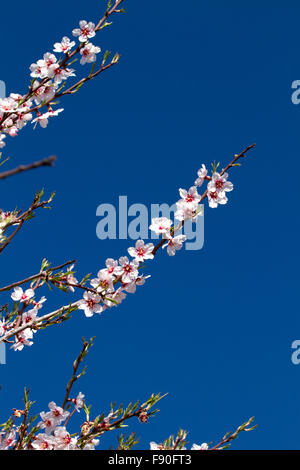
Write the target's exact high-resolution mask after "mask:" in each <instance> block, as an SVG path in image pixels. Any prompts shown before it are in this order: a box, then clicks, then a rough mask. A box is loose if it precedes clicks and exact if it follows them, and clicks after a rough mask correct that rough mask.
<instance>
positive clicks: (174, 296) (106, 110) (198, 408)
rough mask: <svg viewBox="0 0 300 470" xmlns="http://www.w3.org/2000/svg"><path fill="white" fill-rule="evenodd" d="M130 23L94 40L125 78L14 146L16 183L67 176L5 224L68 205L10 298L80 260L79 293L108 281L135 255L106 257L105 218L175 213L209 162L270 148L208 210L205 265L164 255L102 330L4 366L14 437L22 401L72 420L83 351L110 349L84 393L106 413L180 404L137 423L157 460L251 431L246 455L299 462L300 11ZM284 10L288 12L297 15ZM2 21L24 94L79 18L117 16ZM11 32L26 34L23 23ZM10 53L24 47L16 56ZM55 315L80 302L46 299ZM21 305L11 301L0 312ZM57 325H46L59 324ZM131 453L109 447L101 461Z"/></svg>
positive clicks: (144, 16)
mask: <svg viewBox="0 0 300 470" xmlns="http://www.w3.org/2000/svg"><path fill="white" fill-rule="evenodd" d="M126 3H127V5H126V9H127V12H126V14H125V15H123V16H122V15H121V16H119V17H118V18H115V24H114V26H113V27H112V28H110V29H109V28H107V29H106V30H105V31H103V33H101V34H99V35H98V36H97V40H96V41H95V43H96V44H97V45H100V46H101V48H102V50H105V49H110V50H113V51H115V50H116V51H118V52H120V53H121V54H122V58H121V61H120V64H119V65H118V66H117V67H116V68H113V69H112V70H110V71H108V72H107V73H105V74H103V75H102V76H101V77H99V78H98V79H97V80H94V81H92V82H90V83H89V84H88V85H87V86H86V87H83V88H81V90H80V93H78V94H77V95H75V96H72V97H67V98H66V99H65V100H64V102H63V103H62V104H63V107H64V108H65V112H64V113H63V114H61V115H60V117H59V118H57V119H56V120H54V119H53V120H52V122H51V123H50V125H49V127H48V128H47V129H46V130H42V129H36V130H35V131H33V130H32V129H30V128H29V127H28V128H26V130H24V131H23V132H22V133H21V134H20V136H19V137H18V138H16V139H14V140H13V139H10V140H9V144H8V145H7V147H6V148H5V152H4V155H5V156H10V158H11V161H10V163H9V164H8V165H7V168H8V167H14V166H16V165H18V164H19V163H29V162H31V161H33V160H38V159H40V158H42V157H46V156H48V155H51V154H55V155H57V157H58V161H57V164H56V165H55V168H53V169H47V168H46V169H41V170H39V171H36V172H32V173H27V174H23V175H19V176H16V177H14V178H13V179H8V180H5V181H3V182H2V183H1V188H2V194H1V207H3V208H5V209H11V208H14V207H15V206H18V207H24V208H25V207H27V206H28V204H29V203H30V201H31V198H32V195H33V193H34V191H35V190H36V189H37V188H41V187H44V188H45V189H46V191H49V192H51V191H52V190H55V191H56V197H55V200H54V202H53V205H52V207H53V208H52V210H51V211H44V212H40V213H39V214H38V216H37V217H36V218H35V219H34V220H33V221H31V222H30V223H28V224H27V225H26V227H24V229H23V231H22V233H21V234H19V236H18V238H16V239H15V241H14V243H13V245H12V246H11V247H10V248H8V249H7V250H6V251H5V252H4V253H3V254H2V255H1V257H2V269H1V275H0V276H1V285H3V284H7V283H9V282H12V281H14V280H17V279H21V278H24V277H26V276H28V275H30V274H33V273H35V272H37V271H38V270H39V267H40V262H41V260H42V258H44V257H46V258H47V259H49V260H50V261H51V262H52V263H53V264H60V263H62V262H64V261H65V260H67V259H72V258H76V259H77V260H78V265H77V269H78V273H79V274H78V277H79V278H80V277H82V276H83V275H84V274H86V273H88V272H93V273H94V274H96V273H97V271H98V269H100V268H101V267H102V266H103V265H104V262H105V259H106V258H107V257H113V258H118V257H119V256H122V255H124V254H126V250H127V247H128V246H131V245H132V242H131V241H130V240H107V241H100V240H99V239H98V238H97V237H96V224H97V221H98V219H97V217H96V208H97V207H98V205H99V204H101V203H112V204H115V203H116V202H117V200H118V197H119V195H127V196H128V201H129V204H131V203H144V204H146V205H148V206H150V204H151V203H160V202H166V203H169V204H172V203H173V202H174V201H176V200H177V199H178V193H177V190H178V188H179V187H189V186H190V185H191V184H192V183H193V181H194V179H195V177H196V171H197V169H198V168H199V167H200V166H201V164H202V163H205V164H206V165H208V166H209V165H210V163H211V162H212V161H213V160H217V161H220V162H221V164H222V165H225V164H226V163H227V162H228V161H230V160H231V158H232V155H233V154H234V153H238V152H239V151H241V150H242V149H243V148H244V147H246V146H247V145H248V144H252V143H253V142H256V144H257V147H256V149H255V150H254V151H252V152H251V154H249V157H247V159H246V160H244V161H243V166H242V167H241V168H237V169H234V170H233V171H232V172H231V178H230V179H231V181H232V182H233V183H234V185H235V190H234V191H233V192H232V193H230V195H229V204H228V205H226V206H223V207H220V208H218V209H217V210H212V209H208V208H206V214H205V244H204V248H203V249H202V250H200V251H181V252H179V253H178V254H177V255H176V256H175V257H174V258H171V257H168V256H167V255H166V253H164V252H163V253H161V254H160V255H159V256H158V257H157V258H156V259H155V260H154V261H153V262H148V263H147V273H149V274H151V276H152V277H151V279H150V280H149V282H148V283H147V284H146V285H145V286H144V287H141V288H140V289H139V290H138V292H137V293H136V294H135V295H131V296H128V298H127V299H126V301H125V302H124V303H123V304H122V305H121V306H120V307H119V308H118V309H113V310H111V311H106V312H105V313H104V314H103V315H102V316H101V317H100V318H99V317H93V318H92V319H85V317H84V315H83V313H82V312H80V311H79V312H76V313H75V314H74V315H73V319H72V320H71V321H70V322H67V323H65V324H64V325H63V326H61V327H57V328H52V329H50V328H49V329H47V330H46V331H44V332H41V333H39V334H38V335H37V337H36V341H35V344H34V346H32V348H27V349H26V350H23V351H22V352H21V353H14V352H12V351H8V357H7V365H6V366H0V367H1V368H0V383H1V386H2V389H1V392H0V393H1V395H0V396H1V400H0V413H1V420H2V422H3V421H4V419H5V418H6V416H7V414H8V412H9V410H10V409H11V408H13V407H16V408H19V407H21V397H22V393H23V388H24V386H25V385H26V386H28V387H30V389H31V394H32V398H33V399H35V400H38V402H39V407H37V408H36V411H42V410H45V409H46V407H47V403H48V402H49V401H51V400H54V401H56V402H57V403H60V402H61V401H62V398H63V396H64V389H65V383H66V380H67V378H68V377H69V375H70V373H71V365H72V361H73V359H74V357H75V356H76V354H77V352H78V351H79V349H80V338H81V336H82V335H84V336H85V337H86V338H88V337H90V336H96V343H95V347H94V348H93V350H92V351H91V353H90V355H89V357H88V373H87V375H86V376H85V377H84V378H83V379H81V382H80V384H77V385H76V387H75V391H76V392H77V391H79V390H81V391H83V393H85V394H86V396H87V400H88V402H89V403H92V404H93V410H94V412H95V414H96V413H98V412H102V411H108V408H109V403H110V402H111V401H116V402H118V403H119V402H122V403H124V404H126V403H127V402H129V401H133V400H136V399H141V400H143V399H145V398H147V397H148V396H149V395H150V394H151V393H152V392H162V393H166V392H168V393H169V396H168V397H167V398H165V399H164V400H163V402H161V405H160V409H161V412H160V413H159V414H158V415H157V416H156V417H155V418H154V419H153V420H151V421H150V422H149V423H148V424H147V425H142V424H138V423H132V425H131V428H129V430H130V429H132V430H134V431H136V432H137V434H138V435H139V436H140V437H141V441H140V445H139V448H148V443H149V441H150V440H155V441H157V442H160V441H162V440H163V439H165V438H167V437H168V436H169V435H170V434H172V433H176V432H177V430H178V429H179V427H182V428H184V429H187V430H188V431H189V440H190V441H191V442H197V443H200V442H203V441H205V442H208V441H215V440H217V439H218V438H221V437H222V436H223V434H224V433H225V432H226V431H229V430H233V429H235V427H237V426H238V425H239V424H240V423H242V422H243V421H245V420H246V419H247V418H249V417H250V416H253V415H255V417H256V423H257V424H258V425H259V427H258V429H257V430H255V431H253V432H251V433H247V434H244V435H243V436H241V438H240V439H239V440H238V441H236V442H235V443H234V445H233V448H235V449H299V448H300V438H299V433H298V429H299V419H300V400H299V384H300V366H295V365H293V364H292V362H291V354H292V350H291V344H292V342H293V341H294V340H296V339H299V338H300V332H299V307H298V305H299V301H298V295H299V270H298V262H297V259H299V248H298V240H299V217H298V213H299V209H298V195H297V189H298V185H299V181H298V179H299V176H298V175H299V170H300V163H299V124H300V106H296V105H294V104H293V103H292V101H291V94H292V89H291V84H292V82H293V81H294V80H297V79H300V58H299V47H298V45H299V18H300V7H299V5H298V6H296V4H297V2H274V1H273V2H264V5H265V6H264V7H262V6H261V2H253V1H252V2H248V1H247V2H243V6H240V2H226V6H224V4H223V2H208V1H196V0H193V1H190V2H188V5H184V7H183V3H182V1H178V0H172V1H169V0H166V1H164V2H159V8H158V7H157V6H155V5H154V4H153V3H151V2H137V1H133V0H129V1H128V2H126ZM283 5H284V6H283ZM15 8H16V5H15V4H13V3H9V2H8V3H7V2H6V4H5V5H2V14H1V19H0V24H1V35H2V38H4V39H3V40H4V41H5V44H6V46H5V47H2V67H1V76H0V79H1V80H4V81H5V82H6V84H7V89H8V92H20V93H23V92H25V91H26V86H27V81H28V78H29V73H28V66H29V65H30V64H31V63H32V62H35V61H36V60H37V59H39V58H40V57H41V56H42V54H43V53H44V52H47V51H49V50H51V49H50V48H51V46H52V44H53V43H54V42H56V41H57V40H60V39H61V37H62V36H63V35H70V32H71V31H72V29H73V28H74V27H76V25H77V23H78V21H79V20H80V19H87V20H90V21H97V19H98V18H99V17H100V15H101V13H102V10H103V8H104V2H103V5H102V2H99V1H94V0H91V1H90V2H88V3H87V2H81V3H78V2H77V3H76V2H75V3H74V2H70V1H66V2H58V1H57V0H53V1H52V2H51V8H50V7H49V11H48V12H46V11H45V10H44V9H41V8H40V4H39V3H38V2H36V1H33V2H31V8H30V12H29V10H28V7H27V5H26V4H24V3H23V2H19V5H18V14H17V15H16V14H15ZM8 18H10V19H11V18H13V33H12V22H11V20H10V21H8V20H7V19H8ZM8 38H9V41H8ZM46 296H47V297H48V302H47V307H45V308H47V309H49V311H50V309H52V308H56V307H58V306H60V305H61V304H62V303H67V302H69V301H72V300H77V296H72V295H71V294H70V295H68V296H66V295H62V294H61V293H52V294H51V293H49V292H47V293H46ZM7 300H8V296H7V294H2V296H1V303H2V304H3V303H5V302H6V301H7ZM47 311H48V310H47ZM115 444H116V434H114V435H111V434H110V435H108V436H105V437H104V438H103V440H102V443H101V446H102V448H107V446H109V445H115Z"/></svg>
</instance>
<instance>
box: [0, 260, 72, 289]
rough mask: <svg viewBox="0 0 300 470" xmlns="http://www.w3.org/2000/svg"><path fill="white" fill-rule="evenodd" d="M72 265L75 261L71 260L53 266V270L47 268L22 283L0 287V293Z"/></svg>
mask: <svg viewBox="0 0 300 470" xmlns="http://www.w3.org/2000/svg"><path fill="white" fill-rule="evenodd" d="M74 263H76V260H75V259H73V260H71V261H66V262H65V263H63V264H61V265H59V266H55V267H54V268H49V269H47V270H46V271H42V272H39V273H38V274H34V275H33V276H29V277H27V278H26V279H22V281H17V282H13V283H12V284H9V285H7V286H5V287H0V292H4V291H7V290H11V289H13V288H14V287H18V286H21V285H22V284H25V283H26V282H30V281H34V280H35V279H38V278H40V277H46V276H47V274H48V273H51V272H53V271H58V270H59V269H62V268H64V267H65V266H68V265H70V264H74Z"/></svg>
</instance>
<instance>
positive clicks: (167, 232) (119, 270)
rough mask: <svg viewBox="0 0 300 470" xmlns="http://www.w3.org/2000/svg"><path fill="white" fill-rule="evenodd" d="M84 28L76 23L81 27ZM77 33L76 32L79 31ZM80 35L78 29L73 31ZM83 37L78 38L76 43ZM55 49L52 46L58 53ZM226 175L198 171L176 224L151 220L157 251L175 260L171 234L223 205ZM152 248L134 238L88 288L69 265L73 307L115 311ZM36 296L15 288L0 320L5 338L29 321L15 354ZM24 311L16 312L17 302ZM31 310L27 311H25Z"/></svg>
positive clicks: (183, 194)
mask: <svg viewBox="0 0 300 470" xmlns="http://www.w3.org/2000/svg"><path fill="white" fill-rule="evenodd" d="M84 26H86V25H85V24H83V23H82V24H81V27H82V28H83V27H84ZM80 31H81V30H80ZM92 31H93V30H92V26H90V24H88V26H87V30H86V32H85V33H84V34H85V35H89V34H92ZM76 34H79V31H76ZM84 37H86V36H82V37H81V40H83V38H84ZM69 46H70V47H71V44H69V42H68V41H67V38H64V41H63V42H62V43H61V47H64V48H67V47H69ZM59 47H60V46H59V45H58V44H56V48H57V49H58V48H59ZM40 65H41V64H40ZM227 178H228V175H227V173H224V172H221V173H217V172H216V171H215V169H214V171H213V174H212V176H211V177H210V176H208V172H207V169H206V167H205V165H202V167H201V168H200V169H199V170H198V178H197V179H196V181H195V183H194V186H192V187H191V188H189V190H185V189H182V188H180V189H179V194H180V199H179V201H177V203H176V206H177V210H176V212H175V219H176V220H178V221H179V222H180V224H179V225H178V226H177V227H176V226H175V224H174V222H173V221H172V220H171V219H169V218H167V217H156V218H153V219H152V223H151V225H150V227H149V228H150V230H151V231H153V232H155V233H156V234H157V235H160V236H161V237H162V240H161V242H159V245H160V246H162V248H167V253H168V255H169V256H174V255H175V253H176V252H177V251H178V250H180V249H181V248H182V247H183V244H184V242H185V241H186V236H185V235H182V234H178V235H176V232H177V231H179V230H181V228H182V226H183V225H184V223H185V222H186V221H188V220H192V221H196V220H197V218H198V217H199V216H203V207H202V206H201V204H200V203H201V201H202V200H203V199H204V197H205V196H207V197H208V202H209V206H210V207H213V208H214V207H217V206H218V204H225V203H226V202H227V197H226V193H227V192H228V191H232V189H233V185H232V183H230V182H229V181H227ZM205 180H207V181H208V185H207V190H206V192H205V193H204V195H202V196H201V195H200V194H199V193H198V187H200V186H201V185H202V184H203V182H204V181H205ZM11 220H13V215H12V214H11V213H3V212H2V213H0V236H1V227H2V226H4V225H5V224H6V223H7V221H10V222H11ZM156 250H157V247H154V245H153V243H145V241H144V240H141V239H139V240H137V241H136V244H135V246H134V247H130V248H128V254H129V255H130V256H131V257H132V258H133V259H131V260H129V258H128V257H127V256H122V257H121V258H119V260H118V261H117V260H114V259H112V258H108V259H107V260H106V266H105V268H103V269H100V271H99V272H98V274H97V277H96V278H94V279H91V280H90V287H86V286H85V285H80V284H79V283H78V281H77V279H76V278H75V277H74V275H73V272H72V269H73V267H74V265H72V266H70V268H69V271H68V274H67V275H66V276H64V277H63V278H62V280H63V281H64V285H65V286H66V288H69V289H70V290H71V291H72V292H74V291H75V289H76V288H83V289H84V294H83V298H82V299H80V300H79V301H78V302H76V308H79V309H81V310H83V311H84V314H85V316H86V317H92V316H93V315H94V314H95V313H96V314H101V313H102V312H103V311H104V310H106V309H107V308H112V307H116V306H118V305H119V304H121V302H122V301H123V300H124V299H125V298H126V295H127V293H135V292H136V288H137V286H141V285H143V284H144V283H145V281H146V280H147V279H148V278H149V277H150V276H144V275H143V274H141V272H140V270H141V267H142V266H141V264H142V263H144V262H145V261H147V260H151V259H153V258H154V255H155V253H156ZM55 285H56V286H58V287H59V285H60V284H59V281H56V284H55ZM34 295H35V292H34V290H33V289H27V290H26V291H25V292H23V289H22V288H21V287H15V288H14V292H13V294H12V295H11V298H12V299H13V300H14V301H15V302H19V310H18V315H17V319H16V320H15V321H14V322H11V323H5V321H3V320H2V321H0V336H1V335H3V334H5V333H6V332H7V331H8V330H10V329H14V328H15V327H20V326H21V327H22V325H23V326H26V324H27V323H29V322H31V325H30V326H29V327H28V328H23V329H22V331H21V332H19V333H18V334H16V335H15V343H14V344H13V345H12V348H13V349H14V350H16V351H20V350H22V349H23V348H24V346H31V345H32V344H33V334H34V333H35V332H36V331H37V330H36V329H35V328H34V325H32V322H34V320H36V319H38V316H37V315H38V311H39V309H40V308H41V307H42V305H43V303H44V302H45V300H46V299H45V297H42V298H41V300H40V301H39V302H37V301H35V300H34ZM21 303H23V307H22V308H21V309H20V304H21ZM29 307H31V308H30V309H29V310H28V308H29Z"/></svg>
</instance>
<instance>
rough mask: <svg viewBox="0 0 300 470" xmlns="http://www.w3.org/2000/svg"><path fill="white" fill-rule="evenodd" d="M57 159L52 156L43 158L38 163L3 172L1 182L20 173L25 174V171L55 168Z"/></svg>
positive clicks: (0, 174) (0, 176)
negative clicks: (42, 167) (43, 167)
mask: <svg viewBox="0 0 300 470" xmlns="http://www.w3.org/2000/svg"><path fill="white" fill-rule="evenodd" d="M55 160H56V157H55V156H54V155H51V157H47V158H43V159H42V160H39V161H37V162H33V163H29V164H28V165H19V166H17V167H16V168H14V169H13V170H8V171H3V172H2V173H0V180H4V179H5V178H8V177H9V176H14V175H17V174H18V173H23V171H28V170H34V169H35V168H39V167H41V166H53V165H54V162H55Z"/></svg>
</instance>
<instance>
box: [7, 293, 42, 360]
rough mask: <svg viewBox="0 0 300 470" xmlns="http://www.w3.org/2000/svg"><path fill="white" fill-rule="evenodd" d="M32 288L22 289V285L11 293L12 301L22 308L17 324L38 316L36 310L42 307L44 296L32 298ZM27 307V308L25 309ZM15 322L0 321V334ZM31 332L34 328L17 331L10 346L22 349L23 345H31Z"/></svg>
mask: <svg viewBox="0 0 300 470" xmlns="http://www.w3.org/2000/svg"><path fill="white" fill-rule="evenodd" d="M34 295H35V293H34V290H33V289H26V290H25V291H23V289H22V287H15V288H14V292H13V293H12V294H11V298H12V300H13V301H14V302H18V303H19V304H22V308H21V311H20V314H19V319H20V320H21V321H20V323H19V325H18V326H22V325H24V326H25V325H26V324H27V323H29V322H31V321H33V320H35V319H37V318H38V312H39V310H40V309H41V308H42V307H43V303H44V302H45V301H46V298H45V297H44V296H43V297H41V299H40V300H39V301H36V300H34ZM28 307H31V308H29V310H26V309H27V308H28ZM14 326H15V324H14V323H13V324H10V323H5V321H4V320H2V321H0V336H1V335H3V334H5V332H6V331H8V330H9V329H10V328H12V327H14ZM33 333H36V330H35V329H34V328H25V329H24V330H23V331H21V332H20V333H18V334H17V335H16V337H15V342H14V344H13V345H12V346H11V348H12V349H14V350H15V351H22V349H23V348H24V346H31V345H32V344H33V341H32V339H33Z"/></svg>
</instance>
